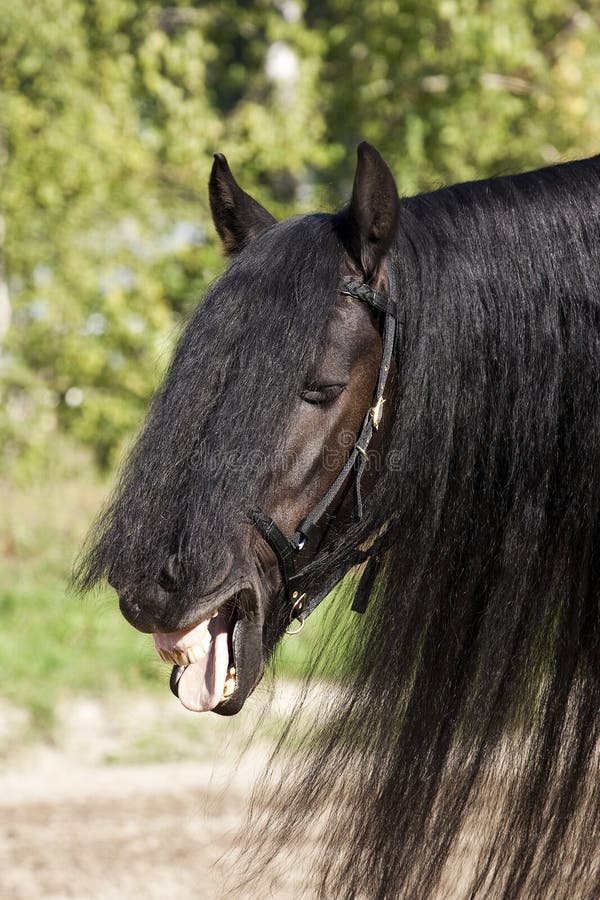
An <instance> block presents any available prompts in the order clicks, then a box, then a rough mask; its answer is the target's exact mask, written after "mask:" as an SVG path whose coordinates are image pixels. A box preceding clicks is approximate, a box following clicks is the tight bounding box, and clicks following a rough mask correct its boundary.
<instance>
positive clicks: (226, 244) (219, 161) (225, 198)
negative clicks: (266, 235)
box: [208, 153, 276, 256]
mask: <svg viewBox="0 0 600 900" xmlns="http://www.w3.org/2000/svg"><path fill="white" fill-rule="evenodd" d="M208 197H209V200H210V209H211V212H212V217H213V222H214V223H215V228H216V229H217V232H218V234H219V237H220V238H221V241H222V242H223V249H224V250H225V253H227V255H228V256H233V255H234V254H236V253H239V251H240V250H243V249H244V247H247V246H248V244H249V243H250V242H251V241H253V240H254V238H255V237H257V236H258V235H259V234H260V233H261V231H265V230H266V229H267V228H270V227H271V225H274V224H275V222H276V219H274V218H273V216H272V215H271V213H270V212H267V210H266V209H265V208H264V206H261V205H260V203H258V201H256V200H255V199H254V198H253V197H251V196H250V194H247V193H246V191H243V190H242V189H241V187H240V186H239V184H238V183H237V181H236V180H235V178H234V177H233V174H232V172H231V169H230V168H229V164H228V162H227V160H226V159H225V157H224V156H223V154H222V153H215V161H214V162H213V167H212V170H211V173H210V179H209V181H208Z"/></svg>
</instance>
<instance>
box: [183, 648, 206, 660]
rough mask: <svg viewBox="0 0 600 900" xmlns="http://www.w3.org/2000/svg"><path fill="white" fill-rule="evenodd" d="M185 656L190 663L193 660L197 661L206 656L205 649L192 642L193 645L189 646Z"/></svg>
mask: <svg viewBox="0 0 600 900" xmlns="http://www.w3.org/2000/svg"><path fill="white" fill-rule="evenodd" d="M187 656H188V660H189V663H190V665H191V664H192V663H195V662H199V661H200V660H201V659H203V658H204V657H205V656H206V650H204V648H203V647H201V646H200V644H194V646H193V647H189V648H188V651H187Z"/></svg>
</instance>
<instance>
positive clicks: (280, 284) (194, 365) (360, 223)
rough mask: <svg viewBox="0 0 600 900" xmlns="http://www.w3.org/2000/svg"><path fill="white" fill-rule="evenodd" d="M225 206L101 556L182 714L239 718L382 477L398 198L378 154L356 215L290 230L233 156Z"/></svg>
mask: <svg viewBox="0 0 600 900" xmlns="http://www.w3.org/2000/svg"><path fill="white" fill-rule="evenodd" d="M209 196H210V204H211V210H212V214H213V219H214V223H215V226H216V229H217V232H218V234H219V236H220V238H221V241H222V244H223V247H224V250H225V252H226V254H227V256H228V257H229V260H230V266H229V269H228V270H227V271H226V272H225V274H224V275H223V276H222V278H221V279H219V280H218V281H217V282H216V284H215V285H214V286H213V288H212V290H211V291H210V295H209V297H208V298H207V300H206V302H205V304H203V305H202V306H200V308H199V310H198V311H197V313H196V315H195V317H194V318H193V319H192V321H191V323H190V325H189V326H188V329H187V331H186V333H185V334H184V335H183V337H182V339H181V341H180V344H179V348H178V351H177V353H176V356H175V360H174V363H173V365H172V367H171V370H170V372H169V374H168V376H167V379H166V381H165V384H164V385H163V388H162V389H161V391H160V392H159V395H158V398H157V400H156V401H155V403H154V406H153V408H152V410H151V412H150V416H149V420H148V423H147V424H146V428H145V430H144V431H143V433H142V435H141V437H140V440H139V442H138V445H137V448H136V450H134V454H133V457H132V460H131V461H130V464H129V467H128V468H127V469H126V472H125V475H124V478H123V481H122V486H121V490H120V492H119V493H118V494H117V496H116V499H115V500H114V501H113V504H112V506H111V507H110V509H109V511H108V513H107V514H106V517H105V519H104V522H103V526H101V529H103V530H101V535H100V539H99V540H98V542H97V544H96V546H95V548H94V550H93V551H92V554H91V557H90V559H91V561H92V569H93V572H94V575H98V574H100V573H106V574H107V575H108V578H109V581H110V583H111V584H112V586H113V587H114V588H115V590H116V591H117V593H118V595H119V602H120V608H121V611H122V612H123V615H124V616H125V617H126V618H127V620H128V621H129V622H130V623H131V624H132V625H134V626H135V627H136V628H138V629H139V630H141V631H144V632H149V633H153V635H154V642H155V645H156V648H157V651H158V653H159V655H160V656H161V658H162V659H163V660H164V661H166V662H170V663H172V664H174V665H175V666H176V667H177V668H176V669H175V670H174V673H173V678H172V682H171V684H172V687H173V688H174V690H175V692H176V693H178V696H179V697H180V699H181V701H182V702H183V704H184V705H185V706H187V707H188V708H190V709H193V710H198V711H204V710H209V709H213V710H215V711H216V712H219V713H222V714H225V715H231V714H233V713H236V712H238V710H239V709H241V707H242V705H243V703H244V701H245V700H246V698H247V696H248V695H249V694H250V693H251V691H252V690H253V689H254V687H255V686H256V685H257V683H258V682H259V680H260V678H261V676H262V673H263V668H264V664H265V658H266V657H268V656H269V655H270V654H271V653H272V651H273V649H274V647H275V645H276V644H277V642H278V641H279V639H280V638H281V637H282V635H283V633H284V631H285V629H286V627H287V626H288V625H289V623H290V620H291V619H292V618H294V617H295V618H298V619H299V620H300V621H301V622H302V621H303V620H304V618H305V616H306V615H307V614H308V613H309V612H310V611H312V609H314V607H315V606H316V604H317V603H318V602H320V600H321V599H323V597H324V596H325V594H326V593H328V590H329V588H330V587H332V586H333V585H332V582H331V579H330V578H329V579H328V578H327V577H324V576H325V574H326V573H323V572H322V575H321V579H320V582H319V579H316V580H315V577H314V575H313V574H311V573H313V571H314V569H315V562H317V561H319V562H320V563H321V568H323V567H322V560H323V558H324V557H325V556H326V555H327V553H328V552H329V551H331V549H332V546H333V544H334V543H335V541H336V536H337V539H338V542H339V535H340V532H341V533H345V532H347V531H348V530H349V529H351V527H352V524H353V522H354V520H355V519H356V518H357V517H362V498H363V495H364V496H365V497H367V496H368V493H369V488H370V485H371V484H372V481H373V477H374V476H375V473H376V469H377V467H378V465H379V464H380V460H381V453H382V442H383V438H384V435H385V428H384V427H382V428H381V429H379V425H380V420H381V419H383V421H384V422H386V420H387V422H388V423H389V420H390V418H391V416H392V404H391V402H389V401H390V396H391V394H392V392H393V376H394V372H395V361H394V358H393V350H394V348H395V317H396V310H395V304H394V299H393V298H390V284H389V278H388V272H387V268H386V257H387V255H388V253H389V251H390V248H391V246H392V244H393V241H394V237H395V233H396V229H397V222H398V210H399V199H398V193H397V189H396V185H395V182H394V179H393V176H392V174H391V172H390V170H389V168H388V167H387V165H386V163H385V162H384V161H383V159H382V158H381V156H380V155H379V153H378V152H377V151H376V150H375V149H374V148H373V147H371V146H370V145H369V144H366V143H363V144H361V145H360V147H359V149H358V164H357V169H356V173H355V178H354V186H353V191H352V199H351V201H350V203H349V205H348V207H347V208H346V209H344V210H343V211H342V212H341V213H338V214H335V215H317V216H308V217H304V218H297V219H294V220H291V221H289V222H287V223H283V224H278V223H277V222H276V221H275V219H274V218H273V217H272V216H271V215H270V214H269V213H268V212H267V210H266V209H265V208H264V207H263V206H261V205H260V204H259V203H258V202H257V201H256V200H254V199H253V198H252V197H250V196H249V195H248V194H247V193H245V192H244V191H243V190H242V189H241V188H240V187H239V185H238V184H237V182H236V181H235V179H234V177H233V174H232V172H231V170H230V168H229V166H228V164H227V161H226V159H225V157H224V156H222V155H220V154H217V155H216V156H215V160H214V164H213V168H212V172H211V176H210V182H209ZM388 302H389V308H388V306H387V304H388ZM244 320H247V321H246V322H245V321H244ZM282 336H283V339H282ZM384 338H385V341H386V342H387V346H386V347H384ZM203 372H204V377H203ZM388 376H389V378H388ZM251 383H252V384H253V385H254V388H253V389H251V388H250V387H249V385H250V384H251ZM198 394H200V395H202V401H203V402H199V400H198ZM284 394H285V395H286V396H283V395H284ZM386 403H387V406H386ZM194 407H196V408H197V411H196V412H195V413H194V412H193V411H192V410H193V408H194ZM384 409H385V413H386V414H385V415H383V410H384ZM175 436H176V437H175ZM174 437H175V439H174ZM174 470H175V472H179V473H180V478H179V483H176V475H175V472H174ZM363 474H364V479H363ZM186 485H187V489H188V490H187V494H186ZM175 497H178V498H179V505H178V503H177V502H175V503H174V502H173V501H174V498H175ZM357 507H358V508H357ZM225 509H226V510H227V515H228V517H229V521H225V520H224V519H225V513H224V510H225ZM332 526H333V527H332ZM155 530H157V531H158V533H157V534H154V533H153V532H155ZM357 552H358V554H360V551H358V548H357ZM136 554H137V555H136ZM360 558H361V557H360V555H355V556H352V555H351V556H349V557H348V559H347V564H346V566H345V567H344V568H345V569H348V568H350V566H351V565H352V564H353V563H354V562H356V561H358V560H360ZM311 567H312V568H311ZM300 573H305V574H306V578H305V577H304V575H302V577H301V576H300ZM341 574H343V572H341V573H340V572H339V571H338V574H337V577H336V578H335V580H338V579H339V577H341Z"/></svg>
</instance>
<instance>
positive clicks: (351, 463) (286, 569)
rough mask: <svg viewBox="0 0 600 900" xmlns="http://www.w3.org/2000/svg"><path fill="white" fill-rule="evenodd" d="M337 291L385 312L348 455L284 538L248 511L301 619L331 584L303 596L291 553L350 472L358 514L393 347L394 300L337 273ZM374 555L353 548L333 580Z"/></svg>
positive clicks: (261, 517) (269, 523) (360, 607)
mask: <svg viewBox="0 0 600 900" xmlns="http://www.w3.org/2000/svg"><path fill="white" fill-rule="evenodd" d="M340 292H341V293H342V294H345V295H347V296H349V297H355V298H356V299H357V300H362V301H363V302H364V303H368V304H369V306H371V307H372V308H373V309H375V310H376V311H378V312H380V313H384V316H385V317H384V324H383V353H382V356H381V364H380V366H379V373H378V375H377V384H376V387H375V395H374V398H373V403H372V405H371V407H370V408H369V410H368V411H367V413H366V415H365V418H364V420H363V423H362V426H361V429H360V431H359V434H358V437H357V439H356V441H355V443H354V446H353V448H352V450H351V451H350V455H349V456H348V459H347V460H346V462H345V463H344V465H343V467H342V469H341V471H340V472H339V474H338V475H337V477H336V479H335V481H334V482H333V484H332V485H331V487H330V488H329V490H328V491H327V493H326V494H325V495H324V496H323V497H322V498H321V500H320V501H319V502H318V503H317V504H316V506H315V507H313V509H312V510H311V511H310V512H309V513H308V515H307V516H306V517H305V518H304V519H303V520H302V522H301V523H300V524H299V525H298V527H297V528H296V530H295V532H294V534H293V535H292V537H291V538H286V536H285V535H284V534H283V533H282V532H281V531H280V529H279V528H278V526H277V525H276V524H275V522H274V521H273V519H272V518H271V517H270V516H268V515H267V514H266V513H264V512H262V510H259V509H256V510H253V511H252V512H251V513H250V514H249V518H250V521H251V522H252V524H253V525H254V526H255V527H256V528H257V529H258V531H259V532H260V533H261V535H262V536H263V538H264V539H265V540H266V541H267V543H268V544H269V546H270V547H271V549H272V550H273V552H274V553H275V556H276V557H277V562H278V564H279V571H280V573H281V580H282V583H283V587H284V591H285V594H286V598H287V600H288V602H289V603H290V605H291V613H290V618H295V619H298V620H299V621H301V622H303V621H304V619H306V618H307V617H308V616H309V615H310V614H311V613H312V612H313V611H314V610H315V609H316V608H317V606H318V605H319V603H321V601H322V600H324V599H325V597H326V596H327V594H328V593H329V592H330V591H331V589H332V588H333V587H334V586H335V585H334V584H332V585H330V586H329V587H328V589H327V593H326V594H323V595H322V596H321V595H319V596H318V597H313V598H311V599H308V600H307V599H306V592H303V591H302V576H303V570H300V572H296V564H295V560H296V556H297V554H298V553H299V552H300V550H302V548H303V547H304V544H305V543H306V540H307V538H308V536H309V535H310V533H311V531H312V530H313V528H314V527H315V525H316V524H317V522H319V521H320V519H321V518H322V517H323V516H324V515H325V513H326V512H327V510H328V509H329V507H330V506H331V504H332V503H333V501H334V500H335V499H336V497H337V496H338V494H339V493H340V491H341V490H342V487H343V485H344V483H345V481H346V479H347V478H348V476H349V475H350V473H351V472H354V473H355V479H354V515H355V518H356V519H360V518H362V514H363V503H362V495H361V480H362V476H363V473H364V470H365V467H366V464H367V460H368V452H367V451H368V448H369V444H370V443H371V440H372V438H373V435H374V433H375V432H376V431H377V429H378V428H379V425H380V423H381V420H382V417H383V406H384V403H385V399H384V396H383V394H384V392H385V387H386V384H387V380H388V376H389V373H390V367H391V363H392V357H393V355H394V347H395V345H396V330H397V309H396V303H395V301H394V300H393V298H392V297H388V296H387V295H385V294H380V293H378V292H377V291H374V290H373V289H372V288H370V287H369V286H368V285H367V284H363V283H362V282H360V281H356V280H355V279H354V278H352V277H350V276H347V277H345V278H343V279H342V285H341V288H340ZM378 552H381V550H380V549H379V551H378ZM356 554H359V555H360V556H362V558H360V557H359V558H356ZM375 555H377V554H375V553H373V552H371V551H366V552H363V551H358V550H357V551H355V557H354V558H353V559H352V561H351V562H350V565H349V566H348V568H347V569H345V570H344V571H343V572H342V573H341V574H339V575H338V576H337V578H336V581H335V584H337V582H338V581H340V580H341V578H342V577H343V576H344V575H345V574H346V572H347V571H348V570H349V569H351V568H352V567H353V566H355V565H357V563H359V562H363V561H364V560H365V559H368V558H370V557H374V556H375ZM371 568H373V567H371ZM365 574H366V573H365ZM373 578H374V575H373ZM361 583H362V580H361ZM371 587H372V585H371ZM363 593H364V592H363ZM369 593H370V591H369ZM353 608H355V609H356V611H357V612H364V608H366V602H365V601H364V599H363V600H361V602H360V603H359V604H358V605H356V604H355V606H354V607H353Z"/></svg>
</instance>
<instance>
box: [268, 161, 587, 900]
mask: <svg viewBox="0 0 600 900" xmlns="http://www.w3.org/2000/svg"><path fill="white" fill-rule="evenodd" d="M390 265H392V266H393V267H395V274H396V281H397V283H398V289H399V296H398V297H397V301H398V304H399V307H400V308H401V309H402V310H403V314H404V318H403V330H402V339H401V344H400V346H399V348H398V365H399V376H398V392H397V405H396V410H395V419H394V424H393V431H392V435H391V440H390V448H389V452H388V458H387V465H386V467H385V470H384V472H383V473H382V474H381V475H380V477H379V479H378V481H377V484H376V486H375V489H374V493H373V494H372V496H371V497H370V498H369V501H368V504H367V512H366V517H365V519H364V520H363V521H362V522H361V523H360V524H359V525H357V526H355V527H354V528H353V529H352V530H351V531H350V532H349V533H347V534H345V535H341V534H340V535H338V537H337V540H336V542H335V547H334V549H333V550H332V551H331V553H330V554H329V555H328V556H327V557H325V558H322V559H321V561H320V563H319V564H318V565H317V567H316V573H315V577H318V576H319V573H321V574H323V575H324V574H325V572H326V571H327V569H328V567H331V566H334V565H336V564H337V563H338V562H339V561H340V560H343V559H344V558H345V557H346V556H347V554H348V552H350V550H351V548H352V547H354V546H356V544H357V542H359V541H360V540H361V539H365V538H368V537H369V536H372V535H373V534H374V533H375V532H377V531H379V530H385V529H392V530H393V532H392V533H394V534H395V537H396V540H395V543H394V545H393V547H392V548H391V549H390V550H389V551H388V552H387V553H386V554H385V555H384V557H383V558H382V560H381V563H380V569H379V576H378V580H377V582H376V584H375V587H374V591H373V596H372V598H371V603H370V606H369V609H368V611H367V613H366V615H365V617H364V618H360V617H355V619H354V621H353V622H351V623H349V622H348V619H347V618H343V620H342V625H341V626H340V627H341V628H342V629H343V630H344V631H345V634H344V635H343V636H342V635H341V634H340V633H339V631H338V633H337V634H336V633H335V631H331V632H327V633H326V632H325V630H324V633H323V647H322V648H320V649H319V651H318V653H317V654H316V658H318V660H319V665H320V671H322V659H323V653H326V652H328V651H329V652H330V653H331V652H332V651H333V652H335V648H336V646H337V643H338V641H339V640H342V639H343V641H344V645H345V647H346V648H347V649H346V653H347V654H350V656H349V658H348V657H347V658H346V661H345V669H346V671H347V672H348V673H349V675H350V680H349V682H348V683H347V684H345V685H344V686H343V687H340V688H339V689H336V690H333V689H332V691H331V697H330V702H329V703H326V704H322V705H321V707H320V713H319V714H318V715H317V716H316V717H315V718H314V720H313V721H312V724H311V728H310V730H309V733H308V735H306V734H304V732H303V729H304V728H305V726H306V721H305V718H302V717H299V724H298V728H297V729H294V728H293V727H291V728H290V730H289V731H288V740H287V741H285V740H284V741H283V742H282V747H281V749H287V751H288V752H290V753H292V754H293V761H292V762H291V763H290V762H287V763H286V765H285V766H284V769H285V771H286V772H287V773H288V774H287V775H285V776H284V777H283V778H282V779H281V781H279V782H278V783H277V785H276V788H275V789H274V790H273V792H272V795H271V796H270V797H269V800H268V803H267V804H266V808H267V809H268V810H269V815H268V822H267V823H265V822H260V821H258V822H255V823H254V828H253V831H252V834H253V838H254V839H255V843H254V847H255V848H256V846H257V844H258V845H259V846H261V847H262V853H260V854H259V859H258V863H257V865H258V866H259V867H260V866H262V865H263V864H264V863H265V862H266V861H272V858H273V856H274V855H276V854H277V853H282V852H283V851H288V852H291V853H292V855H293V854H294V852H295V850H296V849H297V848H299V847H305V846H309V845H310V843H311V839H312V838H314V835H315V833H316V831H317V830H318V831H319V834H320V840H319V853H318V855H317V856H316V857H315V859H314V860H313V862H312V866H311V870H312V872H313V873H314V876H315V885H316V890H317V893H318V895H319V896H320V897H323V898H329V897H340V898H357V897H366V898H382V900H383V898H392V897H394V898H395V897H410V898H425V897H429V896H437V895H439V896H445V897H448V896H452V897H454V896H461V897H462V896H464V897H482V898H483V897H485V898H489V897H502V898H507V900H508V898H511V900H514V898H516V897H527V898H531V897H544V898H550V897H556V898H563V897H567V896H577V897H578V898H592V897H597V896H599V895H600V866H599V853H600V848H599V836H600V828H599V826H598V823H599V822H600V780H599V778H598V774H599V772H598V759H599V756H598V754H599V747H598V736H599V731H598V729H599V725H598V723H599V713H600V702H599V701H600V684H599V676H600V614H599V599H600V159H599V158H595V159H592V160H588V161H582V162H575V163H570V164H567V165H561V166H556V167H552V168H547V169H544V170H541V171H537V172H533V173H528V174H525V175H519V176H515V177H503V178H498V179H492V180H488V181H482V182H477V183H471V184H463V185H458V186H456V187H451V188H447V189H444V190H441V191H438V192H435V193H432V194H427V195H423V196H419V197H415V198H411V199H406V200H404V201H403V202H402V209H401V216H400V229H399V233H398V239H397V242H396V246H395V247H394V251H393V254H392V259H391V261H390ZM346 602H347V599H345V598H344V596H343V593H341V594H339V595H338V596H337V598H336V599H335V600H334V601H332V605H333V606H334V609H332V612H331V615H332V618H333V619H339V618H340V614H341V606H340V604H345V603H346ZM349 628H351V629H352V630H353V634H354V637H353V639H352V640H351V641H350V649H348V643H349V641H348V635H347V630H348V629H349ZM262 805H263V804H259V806H262ZM257 808H258V807H257ZM324 816H325V826H324V827H323V828H321V827H320V826H321V825H322V823H323V817H324ZM465 848H466V849H465ZM459 874H460V878H459Z"/></svg>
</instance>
